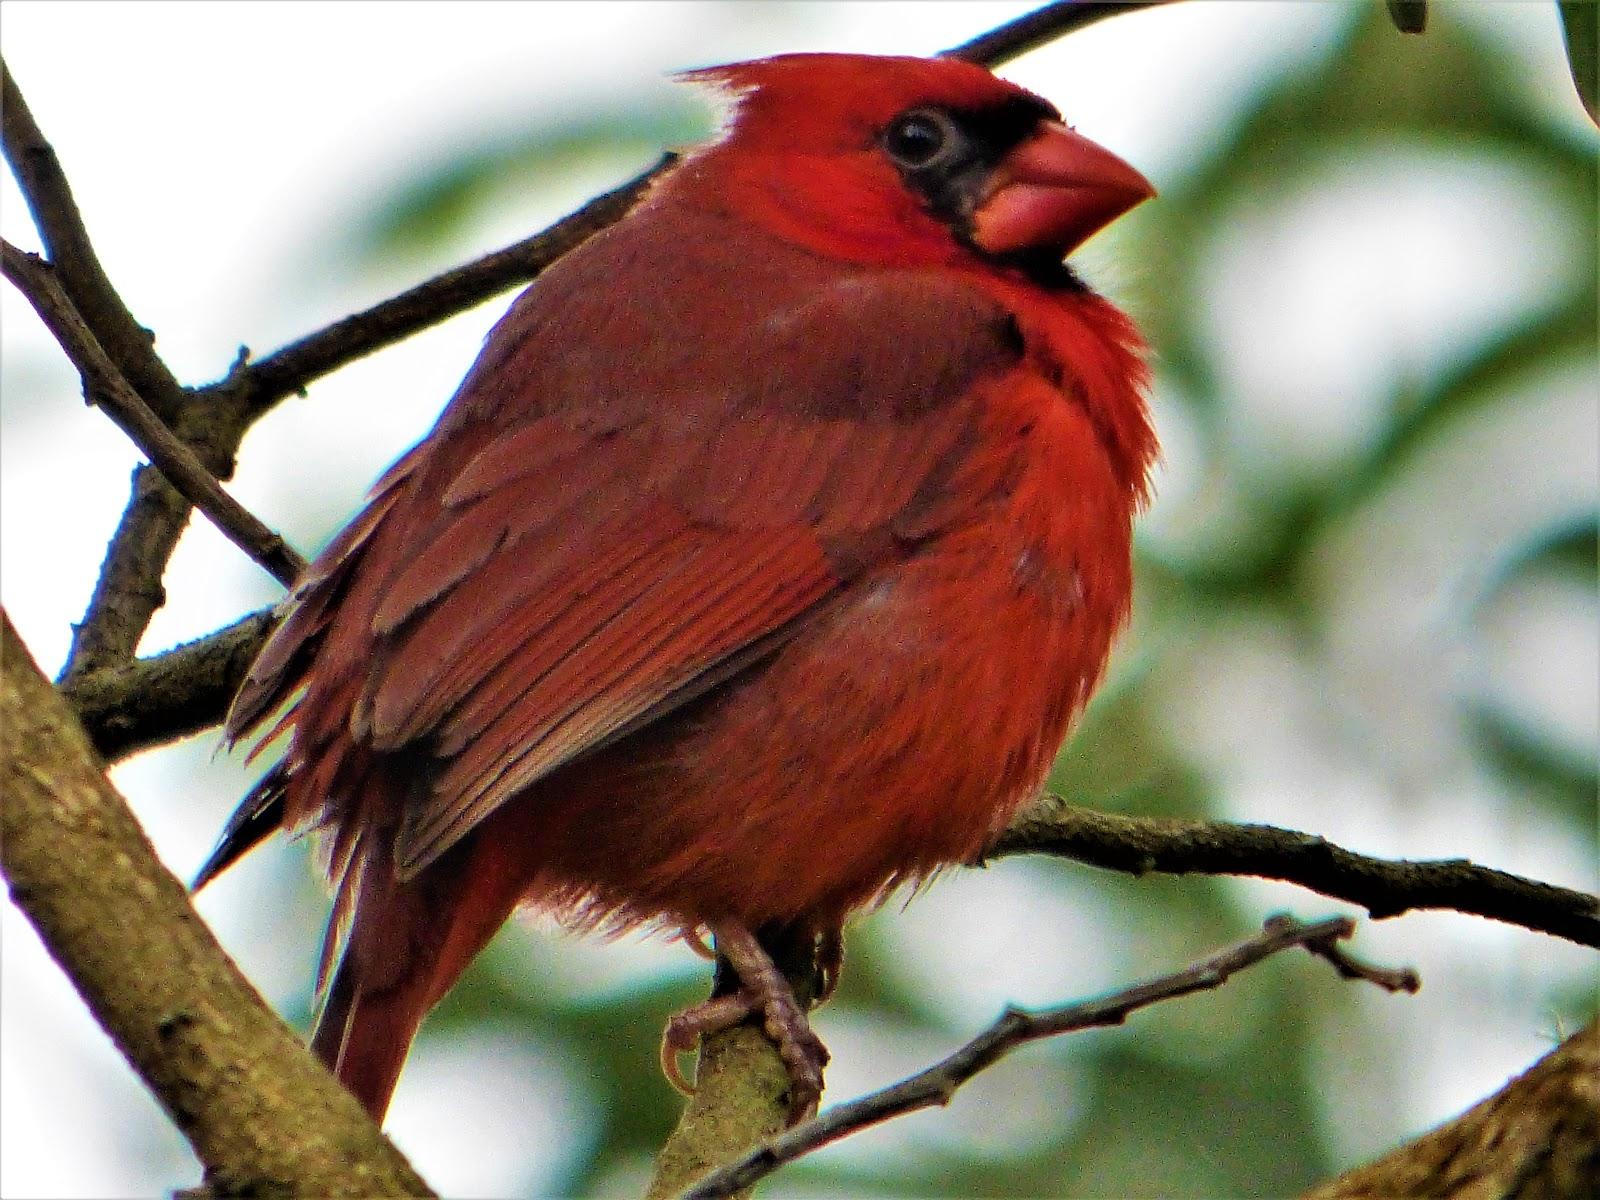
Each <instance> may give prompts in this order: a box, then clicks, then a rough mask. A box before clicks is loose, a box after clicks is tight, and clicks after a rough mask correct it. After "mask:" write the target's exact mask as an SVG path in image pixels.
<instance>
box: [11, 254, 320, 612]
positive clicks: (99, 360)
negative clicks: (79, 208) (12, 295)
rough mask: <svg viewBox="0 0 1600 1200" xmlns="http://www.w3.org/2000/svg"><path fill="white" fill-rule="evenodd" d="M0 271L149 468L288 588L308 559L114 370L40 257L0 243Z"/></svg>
mask: <svg viewBox="0 0 1600 1200" xmlns="http://www.w3.org/2000/svg"><path fill="white" fill-rule="evenodd" d="M0 265H3V267H4V272H5V277H6V278H7V279H9V280H10V281H11V282H12V283H13V284H14V285H15V286H16V288H17V290H18V291H20V292H21V293H22V294H23V295H24V296H26V297H27V298H28V302H29V303H30V304H32V305H33V307H34V310H35V311H36V312H37V313H38V314H39V318H40V319H41V320H42V321H43V322H44V323H45V327H46V328H48V329H49V330H50V333H51V335H52V336H54V338H55V339H56V341H57V342H59V343H60V344H61V348H62V349H63V350H65V351H66V353H67V357H68V358H69V359H71V360H72V363H73V365H74V366H76V367H77V368H78V370H79V372H80V373H81V374H82V375H83V382H84V394H85V395H86V396H87V397H88V398H89V399H90V401H91V402H92V403H94V404H95V405H97V406H98V407H99V408H101V409H102V410H104V411H105V413H106V414H107V415H108V416H110V418H111V419H112V420H113V421H115V422H116V423H117V425H118V426H119V427H120V428H121V429H122V431H123V432H124V433H126V434H127V435H128V436H129V437H130V438H131V439H132V440H133V443H134V445H136V446H138V447H139V449H140V450H142V451H144V453H145V454H146V455H147V456H148V457H149V459H150V461H151V463H153V464H154V465H155V466H157V467H159V468H160V469H161V473H162V474H163V475H165V476H166V477H167V478H168V479H169V480H171V482H172V484H173V486H174V487H176V488H177V489H178V490H179V491H180V492H182V493H183V495H184V497H185V498H186V499H188V500H189V502H190V503H192V504H193V505H195V507H197V508H199V509H200V510H201V511H202V512H204V513H205V514H206V516H208V517H210V518H211V521H212V523H213V524H215V525H216V527H217V528H218V529H220V530H221V531H222V532H223V534H225V535H226V536H227V538H228V539H229V540H230V541H232V542H233V543H234V545H236V546H238V547H239V548H240V549H241V550H243V551H244V552H245V553H246V554H248V555H249V556H250V557H251V558H252V559H254V560H255V561H256V562H257V563H259V564H260V565H261V567H262V568H263V569H264V570H266V571H267V572H268V574H270V575H271V576H272V577H273V578H274V579H276V580H277V581H278V582H279V583H281V584H283V585H284V586H285V587H287V586H289V585H290V584H292V583H293V582H294V580H295V577H296V576H298V575H299V574H300V572H301V571H302V570H304V569H305V560H304V559H303V558H301V557H300V556H299V555H298V554H296V553H295V552H294V551H293V550H292V549H290V548H289V546H288V545H287V544H285V542H284V541H283V539H282V538H280V537H279V536H278V535H277V534H276V533H274V532H272V530H270V529H268V528H267V527H266V525H264V524H262V522H261V521H260V520H258V519H257V518H256V517H255V516H254V514H252V513H251V512H249V511H248V510H247V509H246V508H245V507H244V506H243V505H241V504H240V503H239V502H238V501H237V500H235V499H234V498H233V497H232V496H230V495H228V493H227V492H225V491H223V490H222V485H221V484H219V483H218V482H217V481H216V479H214V478H213V477H212V475H211V473H210V472H209V471H207V470H206V469H205V467H204V466H203V465H201V462H200V460H199V459H198V458H196V457H195V454H194V451H192V450H191V449H189V447H188V446H186V445H184V444H183V443H182V442H181V441H179V440H178V438H177V436H176V435H175V434H174V433H173V432H172V430H170V429H168V428H167V426H166V425H165V424H164V423H163V422H162V420H161V418H160V417H158V416H156V414H155V413H154V412H152V411H151V410H150V407H149V405H147V404H146V403H145V402H144V401H143V400H142V399H141V398H140V397H139V395H138V394H137V393H136V392H135V391H134V390H133V388H132V387H131V386H129V384H128V381H127V380H126V379H124V378H123V376H122V372H120V371H119V370H117V367H116V364H115V363H113V362H112V361H111V359H110V358H109V357H108V356H107V354H106V352H105V350H104V349H103V348H102V347H101V345H100V343H99V342H98V341H96V340H95V337H94V334H93V333H91V332H90V331H89V327H88V326H87V325H85V324H84V322H83V318H82V316H81V315H80V314H79V312H78V310H77V308H76V307H75V306H74V305H73V303H72V301H71V300H69V299H68V298H67V295H66V293H65V292H64V291H63V290H62V289H61V285H60V284H59V283H58V282H57V281H56V278H55V272H54V270H53V269H52V267H51V265H50V264H49V263H47V262H45V261H44V260H43V259H41V258H39V257H38V256H37V255H33V254H28V253H26V252H24V251H22V250H18V249H17V248H16V247H15V246H13V245H11V243H9V242H4V243H0Z"/></svg>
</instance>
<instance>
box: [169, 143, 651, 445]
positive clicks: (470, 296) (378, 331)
mask: <svg viewBox="0 0 1600 1200" xmlns="http://www.w3.org/2000/svg"><path fill="white" fill-rule="evenodd" d="M674 157H675V156H673V155H670V154H669V155H667V156H665V157H664V158H663V159H662V161H661V162H659V163H657V164H656V165H655V166H653V167H651V168H650V169H649V170H648V171H645V172H644V173H643V174H640V175H637V176H635V177H634V178H633V179H630V180H629V181H628V182H627V183H624V184H622V185H621V186H619V187H616V188H613V189H612V190H611V191H609V192H606V193H604V194H603V195H600V196H596V197H595V198H594V199H593V200H591V201H589V202H588V203H587V204H585V205H584V206H583V207H582V208H580V209H578V210H577V211H576V212H574V213H572V214H571V215H569V216H567V217H563V218H562V219H561V220H560V221H557V222H556V223H555V224H554V225H552V226H550V227H549V228H548V229H545V230H543V231H542V232H540V233H536V234H534V235H533V236H532V237H529V238H525V239H523V240H522V241H520V242H517V243H516V244H515V245H512V246H507V247H506V248H505V249H503V250H496V251H495V252H494V253H492V254H487V255H485V256H484V257H482V258H479V259H476V260H474V261H473V262H470V263H467V264H466V265H465V266H461V267H456V268H455V269H454V270H451V271H446V272H445V273H444V274H442V275H436V276H435V277H434V278H432V279H429V280H427V281H426V282H423V283H419V284H418V285H417V286H416V287H414V288H411V289H409V290H408V291H404V292H401V293H400V294H399V295H398V296H394V297H391V298H390V299H388V300H385V301H383V302H382V303H381V304H377V305H374V306H373V307H372V308H369V309H367V310H366V311H364V312H359V313H356V314H354V315H353V316H349V317H345V318H344V319H343V320H340V321H335V322H334V323H333V324H332V325H329V326H328V327H326V328H325V329H319V330H318V331H317V332H315V333H312V334H308V335H307V336H305V337H303V338H301V339H300V340H299V341H298V342H292V343H290V344H289V345H287V346H285V347H283V349H281V350H278V351H276V352H274V353H272V354H270V355H268V356H267V357H266V358H263V359H260V360H259V361H257V362H254V363H244V362H241V363H240V364H238V365H237V366H236V367H235V369H234V370H233V371H232V372H230V374H229V375H228V377H227V378H226V379H224V380H222V381H221V382H219V383H216V384H213V385H212V387H211V388H209V389H202V390H201V391H200V392H199V393H197V394H198V395H200V396H204V395H206V394H208V393H209V392H218V393H222V392H231V393H233V394H235V395H238V396H241V397H242V398H243V400H244V402H245V409H246V412H247V414H248V418H249V419H250V420H254V419H255V418H257V417H259V416H260V415H262V414H263V413H265V412H266V411H268V410H269V409H270V408H271V407H272V406H273V405H275V404H276V403H277V402H278V401H280V400H282V399H284V398H285V397H286V396H291V395H294V394H296V393H299V392H302V391H303V390H304V389H305V387H306V385H307V384H309V383H310V382H312V381H313V380H315V379H318V378H320V377H321V376H323V375H326V374H328V373H329V372H331V371H335V370H337V369H338V368H340V367H342V366H345V365H346V364H348V363H351V362H354V361H355V360H356V359H358V358H362V357H365V356H366V355H368V354H371V353H373V352H374V351H376V350H381V349H383V348H384V347H385V346H389V345H392V344H393V343H395V342H398V341H402V340H404V339H405V338H408V337H410V336H411V335H412V334H414V333H417V332H418V331H419V330H422V329H426V328H427V327H428V326H430V325H435V324H437V323H438V322H440V321H442V320H444V319H446V318H447V317H452V316H455V315H456V314H457V313H462V312H465V311H466V310H467V309H469V308H472V307H473V306H475V305H478V304H482V303H483V302H484V301H485V300H488V299H491V298H492V297H494V296H495V295H497V294H498V293H500V292H503V291H506V290H507V289H508V288H512V287H515V286H517V285H518V284H521V283H527V282H528V281H529V280H531V279H533V278H535V277H536V276H537V275H538V274H539V273H540V272H541V271H543V270H544V269H545V268H546V267H548V266H549V265H550V264H551V263H553V262H555V261H556V259H558V258H560V257H561V256H562V255H563V254H565V253H567V252H568V251H569V250H572V249H574V248H575V247H577V246H579V245H581V244H583V243H584V242H586V241H588V240H589V238H591V237H593V236H594V235H595V234H596V233H599V232H600V230H602V229H604V228H606V227H607V226H608V225H612V224H615V223H616V222H617V221H618V220H620V219H621V218H622V216H623V215H624V214H625V213H627V211H628V210H629V209H630V208H632V207H633V206H634V204H635V203H636V202H637V201H638V200H639V198H640V197H641V196H642V195H643V194H644V193H645V191H646V190H647V189H648V187H649V185H650V181H651V180H653V179H654V178H655V177H656V176H657V175H659V174H660V173H661V172H662V171H663V170H665V169H666V167H667V166H669V165H670V164H671V162H672V161H673V159H674Z"/></svg>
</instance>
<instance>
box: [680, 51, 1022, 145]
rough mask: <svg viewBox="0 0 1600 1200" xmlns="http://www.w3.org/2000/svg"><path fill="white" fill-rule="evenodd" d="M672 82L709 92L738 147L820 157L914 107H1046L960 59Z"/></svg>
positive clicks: (724, 73)
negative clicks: (790, 148)
mask: <svg viewBox="0 0 1600 1200" xmlns="http://www.w3.org/2000/svg"><path fill="white" fill-rule="evenodd" d="M677 78H678V79H681V80H683V81H684V82H687V83H693V84H703V85H707V86H708V88H709V89H710V91H711V92H712V93H713V94H714V95H715V96H716V97H717V98H718V99H719V101H720V102H721V103H723V104H724V105H726V106H727V109H726V111H725V119H724V126H725V128H730V129H732V130H735V131H737V134H738V136H739V138H740V141H741V142H743V143H746V144H751V143H755V142H759V141H764V140H765V139H766V138H767V137H768V136H776V137H782V138H783V139H784V141H785V142H786V143H788V144H790V145H803V146H805V147H806V148H808V149H815V150H819V151H820V150H841V149H846V148H850V147H853V146H859V145H864V144H867V143H869V142H870V141H871V140H872V138H873V137H874V136H875V134H876V133H877V131H878V129H879V128H881V127H882V125H883V124H884V123H885V122H887V121H888V120H889V119H890V118H892V117H893V116H894V115H895V114H896V113H899V112H901V111H902V110H904V109H906V108H908V107H911V106H912V105H917V104H947V105H950V106H952V107H960V108H969V107H982V106H983V105H985V104H993V103H999V102H1002V101H1004V100H1006V99H1009V98H1012V97H1018V96H1026V97H1029V98H1030V99H1033V100H1035V101H1037V102H1038V103H1039V104H1041V105H1043V106H1044V107H1046V108H1049V107H1050V106H1049V105H1048V104H1047V103H1046V102H1045V101H1043V100H1041V99H1040V98H1039V97H1037V96H1034V95H1033V93H1032V92H1029V91H1028V90H1027V89H1025V88H1022V87H1019V86H1017V85H1016V84H1014V83H1009V82H1007V81H1006V80H1004V79H1000V78H998V77H997V76H995V75H993V74H991V73H990V72H989V71H987V70H985V69H984V68H983V67H980V66H978V65H977V64H975V63H969V62H962V61H960V60H959V59H944V58H937V59H935V58H910V57H892V56H879V55H865V54H780V55H777V56H774V57H772V58H759V59H753V60H751V61H749V62H737V63H727V64H725V65H723V66H715V67H702V68H700V69H699V70H694V71H685V72H682V73H681V74H679V75H678V76H677ZM1051 111H1052V112H1053V111H1054V109H1053V108H1052V109H1051Z"/></svg>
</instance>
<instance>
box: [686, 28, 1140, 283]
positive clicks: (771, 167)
mask: <svg viewBox="0 0 1600 1200" xmlns="http://www.w3.org/2000/svg"><path fill="white" fill-rule="evenodd" d="M684 78H686V79H688V80H690V81H693V82H696V83H703V84H711V85H713V86H714V87H715V88H716V89H717V90H718V91H719V92H721V94H722V95H723V97H724V98H725V100H726V102H727V103H728V104H729V106H730V110H729V112H728V114H727V117H726V120H725V124H724V129H723V133H722V136H721V137H720V138H719V139H717V140H716V141H714V142H713V143H712V144H710V145H709V146H707V147H705V148H703V149H701V150H699V151H697V152H696V153H695V154H694V155H693V156H691V158H690V160H689V161H688V163H687V164H686V167H687V170H686V172H685V181H684V182H685V184H686V185H687V186H688V187H689V188H690V189H692V190H694V191H695V192H697V193H698V194H699V198H700V200H701V202H702V203H712V204H720V205H725V206H727V207H728V208H729V209H730V210H732V211H735V212H737V214H738V215H740V216H741V217H744V218H747V219H755V220H757V221H759V222H760V223H761V224H763V225H764V226H766V227H767V228H769V229H770V230H771V231H772V232H775V233H778V234H779V235H781V236H784V237H786V238H789V239H791V240H794V241H798V242H800V243H802V244H805V245H808V246H810V247H811V248H813V249H815V250H818V251H820V252H823V253H827V254H831V255H834V256H837V257H844V258H849V259H853V260H857V261H868V262H883V263H888V264H894V265H910V264H914V263H925V262H950V261H953V260H956V259H960V258H963V257H966V258H970V256H973V255H976V256H978V257H980V258H984V259H988V260H991V261H993V262H997V263H999V264H1002V265H1008V266H1015V267H1021V268H1023V269H1024V270H1026V271H1028V273H1030V274H1033V275H1035V276H1037V277H1040V278H1045V279H1048V278H1049V276H1050V274H1051V273H1052V271H1053V272H1056V273H1059V272H1060V266H1061V261H1062V259H1063V258H1064V257H1065V256H1066V255H1067V254H1068V253H1070V252H1071V251H1072V250H1073V249H1075V248H1076V247H1077V246H1078V245H1079V244H1081V243H1082V242H1083V241H1085V240H1086V239H1087V238H1088V237H1089V236H1090V235H1091V234H1093V233H1095V232H1096V231H1098V230H1100V229H1102V228H1104V227H1105V226H1106V225H1108V224H1109V223H1110V222H1111V221H1113V220H1115V219H1116V218H1117V217H1119V216H1121V215H1122V214H1123V213H1125V212H1127V211H1128V210H1129V209H1131V208H1133V207H1134V206H1135V205H1136V204H1138V203H1140V202H1141V201H1143V200H1145V199H1148V198H1149V197H1151V196H1153V195H1154V194H1155V192H1154V189H1153V188H1152V187H1151V186H1150V184H1149V182H1148V181H1147V180H1146V179H1145V178H1144V176H1142V175H1140V174H1139V172H1138V171H1136V170H1134V169H1133V168H1132V167H1131V166H1129V165H1128V164H1127V163H1125V162H1123V161H1122V160H1121V159H1120V158H1118V157H1117V156H1116V155H1114V154H1112V153H1111V152H1110V151H1108V150H1105V149H1103V148H1102V147H1100V146H1098V145H1096V144H1095V143H1094V142H1091V141H1090V140H1089V139H1087V138H1085V137H1082V136H1081V135H1079V134H1077V133H1075V132H1074V131H1073V130H1071V129H1069V128H1068V127H1067V126H1066V125H1065V124H1064V123H1063V122H1062V120H1061V114H1060V113H1059V112H1057V111H1056V109H1055V108H1054V107H1053V106H1052V105H1051V104H1050V103H1049V102H1047V101H1045V100H1043V99H1041V98H1040V97H1038V96H1036V95H1034V94H1033V93H1032V92H1029V91H1027V90H1026V89H1024V88H1021V87H1018V86H1017V85H1016V84H1013V83H1008V82H1006V81H1005V80H1003V79H999V78H997V77H996V76H994V75H992V74H991V73H990V72H988V71H986V70H985V69H984V68H982V67H979V66H976V65H975V64H972V63H967V62H961V61H958V60H954V59H923V58H884V57H875V56H870V55H857V54H787V55H782V56H779V57H776V58H767V59H760V60H757V61H754V62H744V63H734V64H731V65H729V66H722V67H711V68H707V69H705V70H700V71H693V72H690V73H688V74H687V75H686V76H684Z"/></svg>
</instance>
